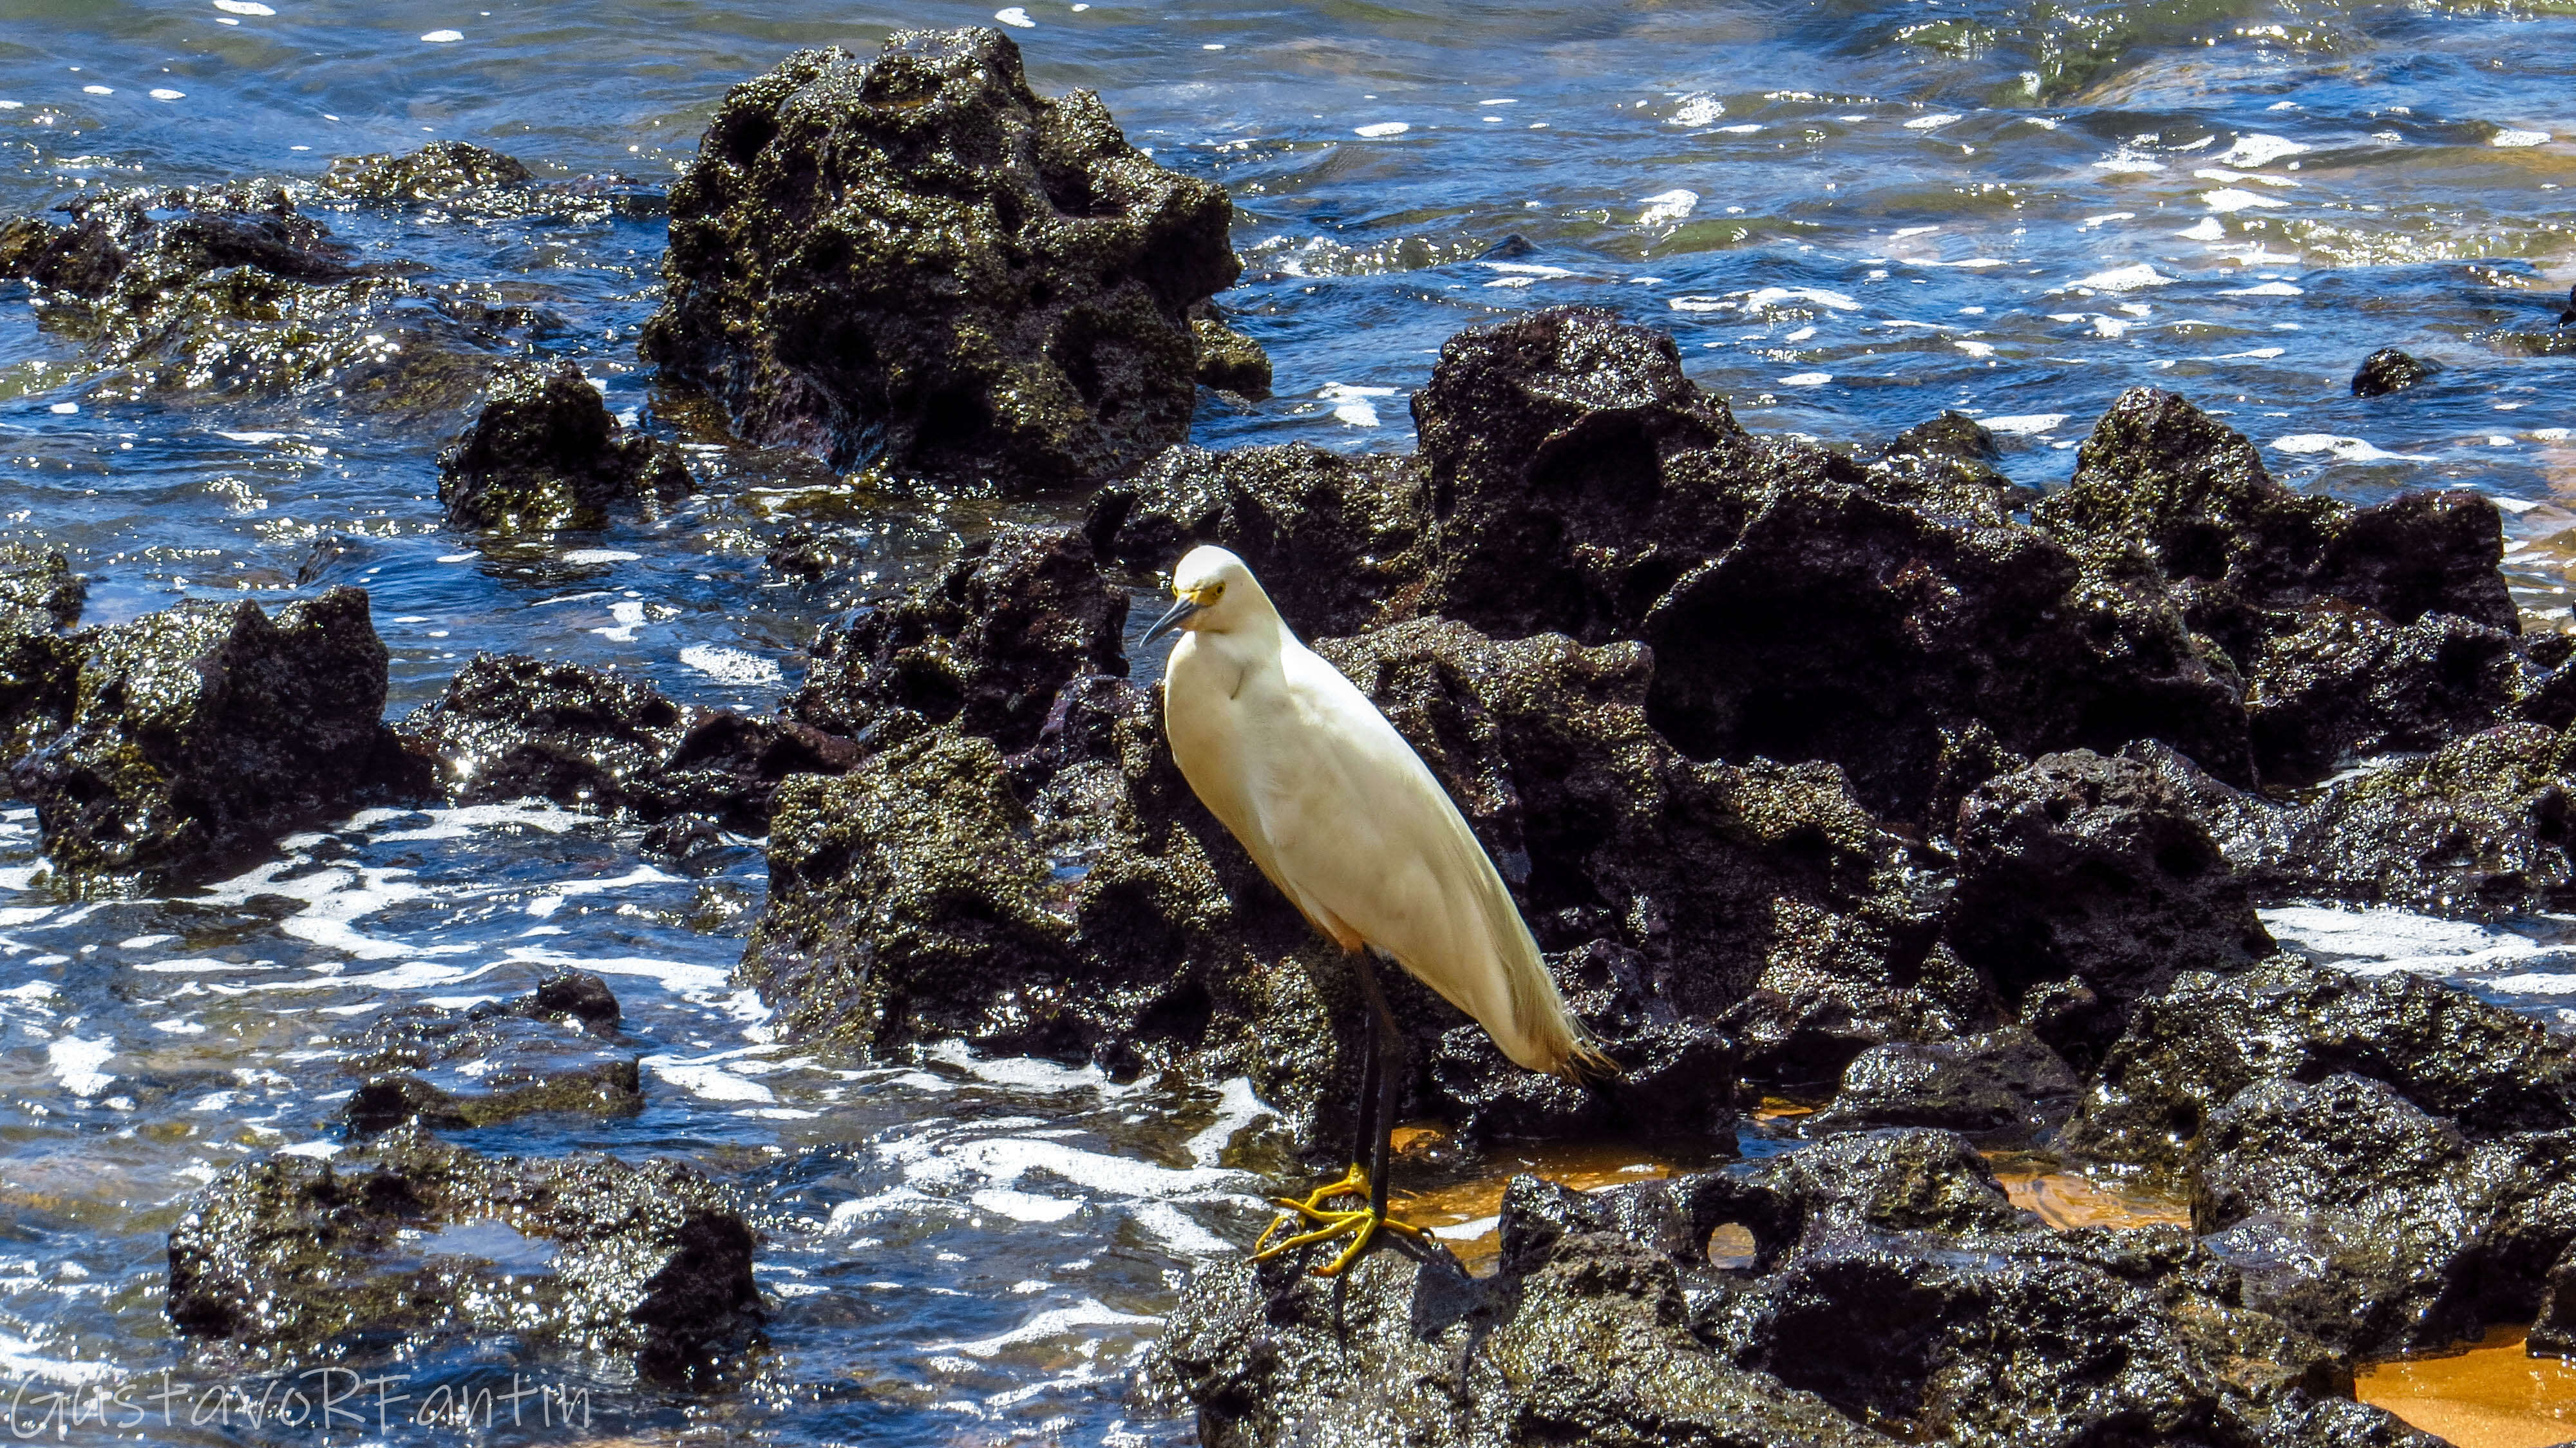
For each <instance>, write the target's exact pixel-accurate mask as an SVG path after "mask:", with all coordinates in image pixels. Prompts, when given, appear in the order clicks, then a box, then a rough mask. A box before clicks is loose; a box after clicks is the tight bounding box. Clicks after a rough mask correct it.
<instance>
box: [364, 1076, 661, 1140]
mask: <svg viewBox="0 0 2576 1448" xmlns="http://www.w3.org/2000/svg"><path fill="white" fill-rule="evenodd" d="M474 1086H475V1088H476V1089H473V1090H466V1091H458V1090H452V1089H450V1088H448V1087H446V1086H442V1085H439V1084H438V1083H436V1082H434V1081H425V1080H423V1079H421V1078H420V1077H418V1076H415V1075H412V1074H410V1073H408V1072H399V1071H398V1072H388V1073H386V1074H384V1075H379V1076H370V1077H368V1078H367V1079H366V1081H365V1083H364V1084H362V1085H360V1086H359V1087H358V1089H357V1090H356V1091H354V1092H352V1093H351V1094H350V1097H349V1104H348V1105H346V1106H344V1107H342V1108H341V1111H340V1116H341V1119H342V1120H344V1121H346V1122H348V1123H349V1131H350V1134H351V1135H353V1136H372V1135H374V1134H376V1133H377V1132H380V1131H387V1130H390V1129H392V1128H393V1127H396V1126H400V1125H401V1124H403V1123H404V1122H406V1121H417V1122H419V1123H420V1124H421V1125H423V1126H427V1127H436V1128H440V1129H443V1130H452V1129H462V1128H466V1127H475V1126H495V1125H498V1124H500V1123H501V1122H504V1121H516V1120H518V1119H519V1118H520V1117H522V1116H534V1115H538V1114H540V1113H545V1112H557V1111H560V1112H569V1113H572V1114H575V1115H580V1116H633V1115H634V1114H635V1113H637V1112H639V1111H642V1110H643V1109H644V1082H643V1077H642V1073H641V1072H640V1071H639V1069H638V1068H637V1065H636V1062H635V1060H634V1059H633V1058H629V1059H626V1060H622V1061H597V1062H593V1063H591V1064H589V1065H586V1066H577V1067H573V1068H571V1069H569V1070H559V1071H553V1072H547V1073H543V1074H538V1073H534V1072H530V1071H527V1070H524V1069H514V1070H510V1071H506V1072H493V1073H490V1074H486V1075H479V1076H478V1077H477V1078H476V1079H475V1082H474Z"/></svg>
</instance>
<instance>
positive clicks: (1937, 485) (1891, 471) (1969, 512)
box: [1869, 412, 2040, 527]
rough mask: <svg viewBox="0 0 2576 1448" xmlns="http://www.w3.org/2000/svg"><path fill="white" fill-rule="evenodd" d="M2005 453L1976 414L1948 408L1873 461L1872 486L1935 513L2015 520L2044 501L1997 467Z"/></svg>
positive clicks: (1984, 521) (1986, 521)
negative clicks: (1967, 415) (1999, 459)
mask: <svg viewBox="0 0 2576 1448" xmlns="http://www.w3.org/2000/svg"><path fill="white" fill-rule="evenodd" d="M2002 456H2003V451H2002V449H2001V448H1999V447H1997V446H1996V444H1995V436H1994V434H1993V433H1990V432H1988V431H1986V429H1985V428H1984V427H1983V426H1981V425H1980V424H1979V423H1978V422H1977V421H1976V419H1974V418H1971V417H1964V416H1962V415H1960V414H1958V413H1955V412H1944V413H1942V414H1941V415H1940V416H1939V417H1936V418H1933V419H1932V420H1931V421H1929V422H1922V423H1917V424H1915V425H1914V426H1912V427H1909V428H1907V429H1906V430H1905V431H1903V432H1901V433H1899V434H1897V435H1896V438H1895V439H1894V440H1893V441H1891V442H1890V443H1888V445H1887V446H1886V447H1885V448H1884V449H1883V450H1881V451H1880V453H1879V456H1878V459H1877V461H1875V462H1873V463H1871V464H1870V468H1869V471H1870V485H1871V490H1872V491H1874V492H1876V493H1877V494H1878V495H1879V496H1881V497H1883V498H1887V499H1889V500H1890V501H1893V502H1899V503H1903V504H1905V505H1906V506H1908V507H1911V508H1917V509H1920V510H1922V511H1924V512H1926V513H1930V514H1933V515H1934V516H1936V517H1944V518H1953V519H1957V520H1960V521H1964V522H1969V523H1973V524H1979V525H1984V526H1989V527H1991V526H1994V525H1996V524H2001V523H2006V522H2009V521H2011V519H2012V517H2013V515H2014V514H2016V513H2027V512H2028V511H2030V506H2031V505H2032V504H2033V503H2036V502H2038V501H2039V498H2040V493H2039V490H2038V489H2036V488H2028V487H2024V486H2022V485H2021V484H2019V483H2016V482H2014V481H2012V480H2011V479H2010V478H2007V477H2005V476H2004V475H2003V474H2002V473H2001V472H1999V471H1997V470H1996V468H1995V466H1994V465H1995V461H1996V460H1997V459H1998V458H2000V457H2002Z"/></svg>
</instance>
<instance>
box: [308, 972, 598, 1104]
mask: <svg viewBox="0 0 2576 1448" xmlns="http://www.w3.org/2000/svg"><path fill="white" fill-rule="evenodd" d="M619 1016H620V1011H619V1009H618V1005H617V997H616V995H615V994H613V993H612V992H611V991H610V990H609V988H608V983H607V982H606V981H603V980H601V979H600V978H599V977H598V976H596V975H593V974H591V973H589V972H588V971H566V972H564V973H562V974H559V975H555V976H550V977H548V978H547V979H546V980H545V981H543V982H541V983H540V984H539V985H538V986H537V988H536V989H535V990H534V991H531V992H529V993H528V994H526V995H523V996H518V997H515V998H513V999H510V1000H506V1001H485V1002H483V1003H481V1004H479V1005H474V1006H470V1007H467V1008H466V1009H463V1010H451V1009H446V1008H443V1007H439V1006H427V1005H418V1006H404V1007H397V1008H396V1009H394V1010H392V1011H389V1012H387V1013H386V1014H384V1015H383V1016H380V1017H377V1018H376V1019H375V1020H373V1021H372V1022H371V1023H370V1024H369V1025H368V1026H367V1028H366V1030H365V1032H364V1033H363V1034H362V1035H361V1037H360V1039H359V1042H358V1044H357V1046H356V1048H355V1049H354V1050H353V1051H352V1053H351V1054H350V1057H349V1059H348V1067H349V1069H350V1070H352V1071H354V1072H357V1073H360V1074H362V1075H363V1076H365V1078H366V1079H365V1081H364V1083H363V1084H362V1085H360V1086H359V1087H358V1088H357V1090H356V1091H355V1092H354V1093H352V1095H351V1096H350V1098H349V1103H348V1105H347V1106H346V1107H344V1108H342V1110H341V1119H342V1120H344V1121H346V1122H347V1123H348V1125H349V1131H350V1134H351V1135H353V1136H372V1135H374V1134H376V1133H378V1132H381V1131H385V1130H389V1129H391V1128H392V1127H395V1126H399V1125H401V1124H402V1123H404V1122H406V1121H418V1122H419V1123H421V1124H422V1125H423V1126H428V1127H437V1128H459V1127H474V1126H491V1125H494V1124H497V1123H499V1122H504V1121H513V1120H516V1119H518V1118H519V1117H522V1116H528V1115H533V1114H536V1113H539V1112H555V1111H562V1112H573V1113H578V1114H581V1115H586V1116H631V1115H633V1114H635V1113H636V1112H638V1111H641V1110H643V1109H644V1086H643V1079H642V1076H641V1074H640V1072H639V1069H638V1062H639V1058H638V1057H637V1056H636V1055H635V1053H634V1052H633V1051H631V1050H626V1049H622V1048H620V1047H619V1046H618V1045H617V1044H616V1042H617V1040H618V1020H619ZM566 1027H571V1028H572V1029H571V1030H570V1031H567V1030H566V1029H565V1028H566Z"/></svg>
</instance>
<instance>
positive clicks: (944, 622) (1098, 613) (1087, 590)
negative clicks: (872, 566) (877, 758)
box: [780, 526, 1127, 753]
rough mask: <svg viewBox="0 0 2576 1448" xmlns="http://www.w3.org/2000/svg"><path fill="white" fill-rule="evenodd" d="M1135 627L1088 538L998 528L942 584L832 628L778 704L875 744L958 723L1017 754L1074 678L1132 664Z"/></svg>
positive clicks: (794, 715) (793, 715) (795, 715)
mask: <svg viewBox="0 0 2576 1448" xmlns="http://www.w3.org/2000/svg"><path fill="white" fill-rule="evenodd" d="M1126 622H1127V595H1126V593H1125V592H1124V591H1122V590H1120V589H1117V588H1114V587H1112V586H1110V584H1109V583H1108V582H1107V581H1106V580H1104V579H1103V578H1102V577H1101V576H1100V570H1099V569H1098V567H1096V566H1095V565H1094V563H1093V561H1092V551H1091V544H1090V543H1089V541H1088V540H1086V539H1085V538H1084V536H1083V535H1082V534H1080V533H1071V532H1049V531H1046V530H1043V529H1036V528H1018V527H1010V526H1001V527H996V528H995V529H994V530H993V532H992V534H991V535H990V536H988V537H986V538H983V539H979V540H978V541H976V542H974V543H970V544H968V545H967V546H966V549H965V551H964V552H963V553H962V554H960V555H959V557H958V559H957V561H956V562H955V563H953V564H951V565H949V568H948V570H947V572H946V573H944V574H942V575H941V576H940V577H939V578H938V579H937V580H936V581H935V582H933V583H930V584H928V585H926V586H923V587H920V588H916V589H915V590H913V591H912V592H910V593H908V594H905V595H904V596H902V597H900V598H897V599H894V600H892V601H890V602H887V603H885V604H882V605H879V606H878V607H876V608H874V609H872V610H870V611H868V612H867V613H865V614H863V615H861V616H860V617H859V619H858V620H857V621H856V622H855V623H852V624H850V625H849V626H848V627H846V628H842V629H828V630H826V631H824V633H823V634H822V636H821V637H820V638H818V639H817V640H816V641H815V644H814V655H815V661H814V666H813V668H812V669H811V670H810V671H809V672H808V673H807V674H806V678H805V686H804V687H803V688H802V689H800V690H798V691H797V692H796V693H795V694H794V695H793V696H792V697H790V698H789V699H788V700H787V701H786V702H785V703H784V704H783V705H781V706H780V708H781V710H782V712H783V713H785V714H786V715H787V717H789V718H790V719H793V720H797V721H800V722H802V723H805V724H809V725H812V726H814V727H816V728H819V729H824V730H828V731H830V732H832V733H835V734H842V735H848V736H851V737H853V738H858V739H861V740H863V741H865V742H868V743H870V744H884V743H891V742H893V741H895V740H897V739H902V738H908V737H910V736H912V735H914V734H917V733H919V732H920V731H921V730H922V729H924V728H926V727H929V726H931V725H937V724H945V723H948V722H950V721H951V720H954V721H956V723H957V724H958V726H959V727H960V728H962V729H964V730H965V731H967V732H968V733H970V734H981V735H983V736H985V737H987V738H990V739H993V740H995V741H996V742H998V743H999V744H1000V745H1001V746H1002V748H1003V749H1004V750H1005V751H1006V752H1014V753H1015V752H1017V751H1019V750H1022V749H1026V748H1027V747H1028V746H1029V745H1030V744H1031V743H1032V742H1034V741H1035V740H1036V738H1037V735H1038V731H1039V729H1040V728H1041V727H1042V726H1043V725H1044V724H1045V723H1046V719H1047V710H1048V707H1049V706H1050V705H1051V704H1052V703H1053V702H1054V700H1055V697H1056V691H1057V690H1059V689H1061V688H1063V687H1064V685H1065V684H1066V683H1067V682H1069V681H1071V680H1072V679H1073V678H1075V677H1076V676H1077V675H1082V674H1112V675H1123V674H1125V673H1126V672H1127V660H1126V655H1125V653H1124V652H1123V651H1122V642H1123V631H1124V629H1125V626H1126Z"/></svg>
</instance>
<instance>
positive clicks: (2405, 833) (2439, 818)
mask: <svg viewBox="0 0 2576 1448" xmlns="http://www.w3.org/2000/svg"><path fill="white" fill-rule="evenodd" d="M2566 748H2567V745H2566V741H2565V738H2564V737H2563V736H2562V735H2560V734H2559V733H2558V732H2557V731H2555V730H2552V729H2550V728H2547V727H2546V726H2543V725H2539V724H2508V725H2504V726H2502V727H2500V728H2495V729H2489V730H2486V731H2484V732H2481V733H2477V734H2472V735H2469V736H2468V737H2467V738H2464V739H2456V740H2453V741H2452V742H2450V743H2448V744H2445V745H2444V746H2442V747H2441V748H2440V749H2439V750H2436V751H2435V752H2434V753H2432V754H2430V755H2427V756H2424V757H2422V758H2418V759H2404V760H2399V761H2397V762H2395V763H2391V764H2389V765H2387V766H2386V767H2385V768H2381V769H2377V770H2372V771H2368V772H2365V773H2358V774H2355V775H2353V776H2352V777H2349V778H2345V779H2339V780H2336V781H2335V782H2333V783H2331V784H2329V785H2327V786H2326V787H2325V788H2324V789H2322V790H2319V791H2317V792H2316V793H2315V795H2314V796H2313V797H2312V798H2309V799H2306V800H2303V801H2296V802H2292V803H2288V804H2274V803H2272V802H2271V801H2269V800H2267V799H2264V798H2262V797H2260V796H2256V795H2251V794H2247V793H2244V792H2242V791H2239V790H2235V789H2231V788H2229V787H2228V786H2226V785H2225V784H2223V783H2220V782H2219V781H2216V780H2213V779H2211V778H2209V777H2208V776H2207V775H2205V774H2203V773H2201V772H2200V771H2199V770H2197V769H2196V768H2194V767H2193V766H2192V765H2191V763H2190V761H2188V760H2185V759H2182V758H2181V757H2180V756H2178V755H2176V754H2174V753H2173V752H2172V751H2170V750H2163V749H2159V748H2157V747H2156V746H2152V745H2144V746H2138V747H2137V752H2138V754H2139V757H2140V758H2144V759H2151V760H2154V761H2155V762H2156V765H2157V768H2158V769H2159V770H2160V771H2162V772H2164V773H2166V774H2167V775H2169V776H2170V777H2171V778H2173V779H2174V780H2175V781H2176V783H2177V784H2178V786H2179V787H2181V788H2183V789H2185V790H2187V791H2188V792H2190V793H2191V794H2192V795H2193V797H2194V799H2195V802H2196V804H2197V806H2198V808H2199V810H2200V814H2201V817H2202V818H2203V819H2204V820H2205V821H2207V822H2208V824H2209V828H2210V832H2211V834H2212V836H2213V837H2214V838H2215V839H2216V840H2217V842H2218V845H2219V848H2220V849H2221V850H2222V851H2224V852H2225V854H2226V855H2227V858H2228V860H2229V861H2230V862H2231V863H2232V864H2234V865H2235V866H2236V868H2237V869H2238V870H2239V871H2240V872H2242V873H2243V875H2244V876H2245V878H2246V880H2247V883H2248V885H2249V886H2250V887H2251V888H2252V889H2253V891H2254V893H2255V896H2256V898H2257V899H2259V900H2263V901H2265V902H2278V901H2286V900H2301V899H2305V900H2318V899H2323V900H2340V901H2344V902H2347V903H2350V904H2355V905H2389V906H2396V907H2399V908H2404V909H2412V910H2423V911H2429V912H2431V913H2433V914H2437V915H2451V916H2466V917H2470V918H2487V919H2492V918H2496V917H2500V916H2503V915H2506V914H2510V913H2512V912H2514V911H2517V910H2526V909H2532V908H2555V907H2557V906H2558V905H2559V904H2560V903H2561V902H2564V901H2565V900H2567V899H2568V898H2570V892H2571V890H2576V865H2571V863H2570V859H2569V853H2568V851H2569V845H2570V824H2569V818H2568V796H2567V784H2566V781H2567V778H2568V772H2569V771H2568V767H2567V762H2566Z"/></svg>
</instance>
